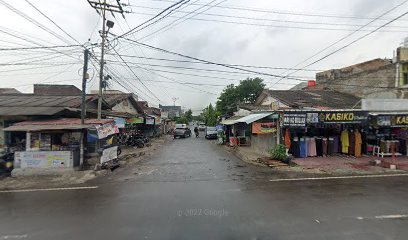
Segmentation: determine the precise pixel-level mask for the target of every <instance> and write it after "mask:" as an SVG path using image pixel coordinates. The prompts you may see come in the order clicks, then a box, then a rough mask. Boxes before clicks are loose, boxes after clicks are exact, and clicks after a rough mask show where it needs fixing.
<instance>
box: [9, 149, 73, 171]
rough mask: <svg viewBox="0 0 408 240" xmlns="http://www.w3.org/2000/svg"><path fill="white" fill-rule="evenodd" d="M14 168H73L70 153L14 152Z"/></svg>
mask: <svg viewBox="0 0 408 240" xmlns="http://www.w3.org/2000/svg"><path fill="white" fill-rule="evenodd" d="M14 166H15V167H20V168H70V167H73V166H74V162H73V158H72V152H71V151H38V152H37V151H30V152H16V153H15V155H14Z"/></svg>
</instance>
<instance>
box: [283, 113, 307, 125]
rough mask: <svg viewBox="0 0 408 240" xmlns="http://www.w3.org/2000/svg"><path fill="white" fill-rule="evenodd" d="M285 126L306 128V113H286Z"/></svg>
mask: <svg viewBox="0 0 408 240" xmlns="http://www.w3.org/2000/svg"><path fill="white" fill-rule="evenodd" d="M283 126H287V127H305V126H306V113H285V114H283Z"/></svg>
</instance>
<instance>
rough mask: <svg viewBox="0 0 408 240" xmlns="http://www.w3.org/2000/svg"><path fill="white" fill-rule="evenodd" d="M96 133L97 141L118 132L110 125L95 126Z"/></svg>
mask: <svg viewBox="0 0 408 240" xmlns="http://www.w3.org/2000/svg"><path fill="white" fill-rule="evenodd" d="M96 131H97V132H98V138H99V139H104V138H106V137H108V136H110V135H113V134H115V133H118V132H119V130H118V128H117V127H116V129H115V127H114V125H113V124H111V123H107V124H103V125H100V126H96Z"/></svg>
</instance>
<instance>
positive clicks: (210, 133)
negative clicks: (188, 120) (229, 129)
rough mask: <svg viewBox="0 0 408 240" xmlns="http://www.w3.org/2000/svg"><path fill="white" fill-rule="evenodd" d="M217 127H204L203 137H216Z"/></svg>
mask: <svg viewBox="0 0 408 240" xmlns="http://www.w3.org/2000/svg"><path fill="white" fill-rule="evenodd" d="M217 134H218V132H217V128H216V127H207V128H206V129H205V138H206V139H217Z"/></svg>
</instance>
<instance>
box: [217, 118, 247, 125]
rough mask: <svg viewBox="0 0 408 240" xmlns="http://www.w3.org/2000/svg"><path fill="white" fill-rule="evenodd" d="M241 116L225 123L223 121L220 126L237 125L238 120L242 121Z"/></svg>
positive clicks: (229, 119)
mask: <svg viewBox="0 0 408 240" xmlns="http://www.w3.org/2000/svg"><path fill="white" fill-rule="evenodd" d="M241 118H242V117H241V116H234V117H230V118H228V119H225V120H224V121H222V122H221V123H220V124H221V125H233V124H235V123H237V120H239V119H241Z"/></svg>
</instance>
